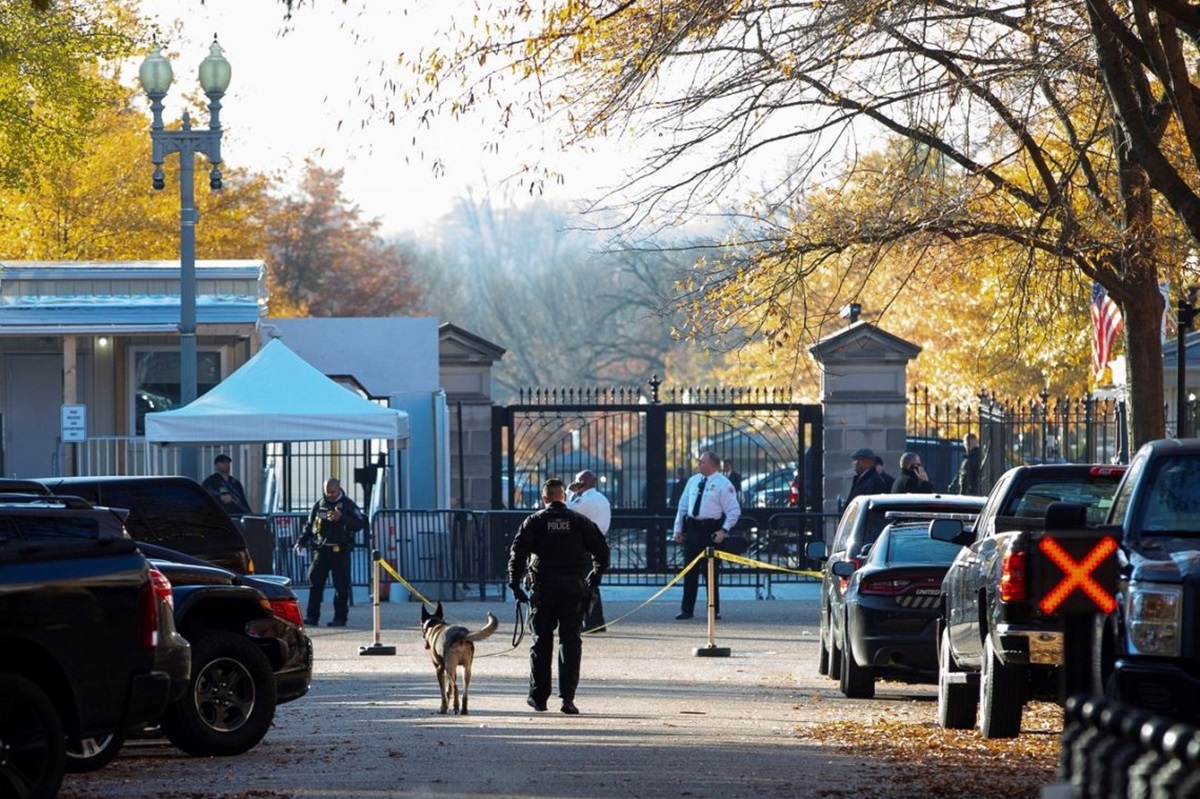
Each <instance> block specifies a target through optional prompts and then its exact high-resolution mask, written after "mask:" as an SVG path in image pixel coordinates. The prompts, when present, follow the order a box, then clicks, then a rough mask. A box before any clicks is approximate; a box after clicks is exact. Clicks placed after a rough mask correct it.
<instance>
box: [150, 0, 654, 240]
mask: <svg viewBox="0 0 1200 799" xmlns="http://www.w3.org/2000/svg"><path fill="white" fill-rule="evenodd" d="M472 6H473V4H471V3H466V2H463V0H403V2H392V1H391V0H347V2H345V3H343V2H342V0H316V2H311V1H310V2H305V3H304V4H303V5H302V6H301V7H300V8H299V9H298V10H297V11H296V12H295V13H294V14H293V17H292V19H291V20H290V22H289V21H286V20H285V19H284V6H283V4H282V3H280V2H278V0H204V2H203V4H201V3H200V2H198V1H197V0H189V2H187V3H180V2H179V1H178V0H142V10H143V12H144V13H145V14H146V15H147V16H148V17H149V18H150V19H152V20H155V21H156V22H157V23H158V26H159V29H160V31H161V34H160V42H161V43H162V44H163V49H164V53H165V54H167V55H168V57H170V58H171V62H172V67H173V68H174V73H175V83H174V85H173V86H172V88H171V92H170V93H169V94H168V95H167V99H166V101H165V104H166V111H165V116H166V119H167V120H168V121H170V120H174V119H177V118H178V117H179V116H180V114H181V112H182V107H183V100H182V99H181V98H182V97H183V96H184V94H185V93H192V92H195V93H197V94H199V90H198V87H199V80H198V78H197V77H196V71H197V69H198V68H199V64H200V61H201V60H202V59H203V58H204V56H206V55H207V54H208V47H209V44H210V43H211V41H212V37H213V34H214V33H215V34H217V36H218V39H219V41H220V43H221V46H222V49H223V50H224V52H225V57H226V58H227V59H228V60H229V62H230V65H231V67H232V74H233V77H232V80H231V82H230V86H229V90H228V91H227V92H226V94H225V97H224V98H223V100H222V106H221V122H222V127H223V128H224V130H225V134H224V137H223V139H222V155H223V156H224V159H225V161H226V163H227V165H228V167H235V166H236V167H246V168H249V169H252V170H255V171H260V172H270V171H275V170H282V171H283V172H284V173H285V174H286V175H287V176H288V177H289V178H291V179H295V178H296V177H297V176H298V175H299V172H300V168H301V166H302V165H303V163H304V159H305V158H306V157H308V156H312V157H314V158H315V159H316V160H317V162H318V163H319V164H320V165H321V166H323V167H325V168H328V169H337V168H341V169H344V170H345V175H344V179H343V192H344V194H345V195H346V196H347V197H349V198H350V199H351V200H353V201H354V202H356V203H358V205H359V206H360V207H361V208H362V210H363V211H364V212H365V214H366V215H367V216H368V217H377V218H379V219H380V220H381V221H382V223H383V225H382V232H383V233H384V234H385V235H390V234H404V233H417V234H419V233H421V232H422V231H423V230H426V229H427V228H428V227H429V226H431V225H432V224H433V223H435V222H436V221H437V220H438V219H439V218H440V217H441V216H442V215H444V214H445V213H447V212H448V211H449V210H450V209H451V207H452V204H453V202H454V200H455V198H457V197H462V196H465V195H466V193H467V192H468V190H470V191H471V192H472V193H473V194H474V196H475V197H477V198H482V197H484V196H490V197H491V198H492V199H493V202H496V203H499V204H509V203H520V202H525V201H528V192H527V189H526V188H524V187H521V186H519V185H517V184H516V181H514V180H512V179H511V176H512V174H513V172H514V168H515V164H517V163H518V162H519V159H520V158H521V157H523V156H526V155H528V154H529V153H530V152H531V151H536V150H539V149H548V150H549V151H550V152H552V153H553V152H554V136H553V133H552V132H550V131H545V130H536V129H532V130H525V131H523V132H521V133H520V134H519V135H516V136H513V137H511V139H507V140H506V143H505V144H504V145H503V146H502V149H501V151H500V153H499V154H498V155H497V154H495V153H487V152H484V151H483V149H482V142H483V141H485V140H486V138H487V137H486V136H485V135H484V134H485V133H486V131H485V130H483V129H482V127H481V124H480V122H479V121H478V120H475V119H467V120H464V121H460V122H458V123H450V122H449V121H448V120H447V121H444V122H439V123H437V127H436V128H435V129H434V130H433V131H432V134H431V133H430V132H428V131H426V132H424V133H422V134H421V138H420V140H419V142H418V144H417V145H416V146H414V144H413V134H414V133H415V132H416V125H415V120H414V119H413V118H412V117H411V116H405V115H404V114H400V115H398V116H397V118H396V122H395V124H394V125H389V124H388V123H387V122H386V121H385V120H382V119H371V118H370V109H369V106H368V103H367V100H366V98H367V97H368V96H369V95H370V93H371V92H372V91H374V92H378V91H380V90H381V87H382V85H383V83H384V77H382V76H381V65H384V64H394V63H395V61H396V56H397V54H398V53H400V52H407V53H415V52H416V51H417V50H418V49H419V48H421V47H422V46H425V47H428V46H429V45H430V44H431V43H433V42H434V41H435V39H434V35H433V34H434V31H435V30H436V29H437V28H438V27H440V26H444V25H445V22H446V17H447V15H448V14H449V13H450V10H451V9H456V8H458V9H463V10H464V11H468V12H469V10H470V8H471V7H472ZM285 29H286V32H285ZM391 74H392V75H396V76H398V75H400V74H401V73H400V72H399V71H398V70H394V69H393V71H392V73H391ZM147 106H148V103H147ZM197 123H198V124H207V118H204V119H202V120H197ZM421 150H423V151H424V159H423V160H422V158H421V153H420V152H419V151H421ZM553 157H554V158H555V164H556V165H558V166H559V167H560V168H561V170H562V171H563V172H564V174H565V175H566V182H565V184H564V185H561V186H560V185H552V186H550V187H549V188H548V190H547V193H546V195H545V196H546V197H547V198H549V199H551V200H561V201H564V202H568V201H570V200H572V199H574V198H581V197H583V198H586V197H595V196H596V195H597V194H598V192H599V191H600V190H601V189H602V188H603V187H606V186H609V185H612V183H613V178H614V175H619V174H620V171H619V170H620V169H624V168H625V167H623V166H620V165H621V164H626V163H628V164H632V162H633V158H634V156H633V155H632V154H631V153H627V152H620V151H618V150H617V148H616V147H613V148H611V149H610V151H608V152H606V153H605V155H604V157H597V156H594V155H593V156H583V155H576V156H570V157H565V156H560V155H554V156H553ZM435 158H440V159H441V161H442V162H443V163H444V164H445V172H444V174H442V175H441V176H437V175H435V174H434V170H433V161H434V159H435Z"/></svg>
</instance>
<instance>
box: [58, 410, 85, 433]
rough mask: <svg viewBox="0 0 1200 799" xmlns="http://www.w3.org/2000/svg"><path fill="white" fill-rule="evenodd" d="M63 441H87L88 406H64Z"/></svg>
mask: <svg viewBox="0 0 1200 799" xmlns="http://www.w3.org/2000/svg"><path fill="white" fill-rule="evenodd" d="M62 440H63V441H87V406H86V405H64V406H62Z"/></svg>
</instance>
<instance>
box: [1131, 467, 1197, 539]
mask: <svg viewBox="0 0 1200 799" xmlns="http://www.w3.org/2000/svg"><path fill="white" fill-rule="evenodd" d="M1151 479H1152V481H1153V482H1152V483H1151V485H1150V491H1149V493H1148V495H1147V498H1146V503H1147V504H1146V519H1145V523H1144V524H1143V525H1142V532H1144V533H1147V534H1150V535H1154V534H1160V535H1161V534H1164V533H1169V534H1171V535H1179V534H1181V533H1188V534H1195V533H1197V532H1200V458H1196V457H1171V458H1163V459H1162V460H1161V461H1159V463H1158V464H1157V468H1156V469H1155V473H1154V475H1153V477H1152V478H1151Z"/></svg>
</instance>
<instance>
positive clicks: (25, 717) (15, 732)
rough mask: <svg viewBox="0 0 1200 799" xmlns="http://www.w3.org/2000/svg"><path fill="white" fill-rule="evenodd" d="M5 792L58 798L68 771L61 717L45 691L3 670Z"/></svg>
mask: <svg viewBox="0 0 1200 799" xmlns="http://www.w3.org/2000/svg"><path fill="white" fill-rule="evenodd" d="M0 741H3V742H4V743H5V745H6V746H8V747H11V748H9V749H8V751H7V753H6V754H5V756H4V757H0V796H19V797H21V799H53V797H55V796H58V790H59V788H60V787H61V786H62V781H63V774H64V773H65V772H66V768H67V764H66V759H67V743H66V736H65V734H64V733H63V726H62V719H60V718H59V717H58V710H57V709H56V708H55V707H54V703H53V702H51V701H50V697H48V696H46V692H45V691H43V690H42V689H41V688H40V687H38V685H37V683H35V682H33V681H32V680H29V679H27V678H25V677H22V676H20V675H19V674H11V673H8V672H3V673H0Z"/></svg>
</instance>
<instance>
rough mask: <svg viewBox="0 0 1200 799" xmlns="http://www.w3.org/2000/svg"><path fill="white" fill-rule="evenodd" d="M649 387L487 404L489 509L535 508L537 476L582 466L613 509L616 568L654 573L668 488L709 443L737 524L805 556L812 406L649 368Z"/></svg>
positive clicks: (817, 522)
mask: <svg viewBox="0 0 1200 799" xmlns="http://www.w3.org/2000/svg"><path fill="white" fill-rule="evenodd" d="M647 387H648V388H649V391H643V390H640V389H636V388H620V389H599V390H591V389H546V390H533V391H528V392H524V391H523V392H522V393H521V395H520V397H519V401H518V402H517V403H516V404H513V405H508V406H497V407H495V408H493V416H492V452H493V458H494V461H493V469H492V476H493V479H492V507H493V508H495V509H503V508H509V509H517V508H528V509H532V508H537V507H540V504H541V501H540V500H541V484H542V482H543V481H545V480H546V479H548V478H550V477H560V478H563V480H564V481H565V482H570V479H571V478H572V477H573V476H574V474H575V473H576V472H579V471H582V470H584V469H590V470H591V471H593V472H595V473H596V475H597V478H598V480H599V488H600V490H601V492H602V493H604V494H605V496H607V497H608V499H609V501H610V502H611V503H612V507H613V524H612V529H611V530H610V532H609V541H610V544H612V546H613V557H614V564H613V566H614V568H613V576H614V577H615V576H616V575H618V574H626V575H631V574H636V573H642V574H646V573H654V574H660V573H663V572H667V571H670V570H671V568H672V566H673V565H674V564H673V561H674V560H675V559H676V558H675V557H674V555H675V554H676V553H673V552H672V553H669V552H668V549H669V547H668V539H669V537H670V533H671V528H672V523H673V518H674V514H675V508H676V507H677V504H678V494H676V493H675V491H676V490H677V489H678V490H682V487H683V484H684V483H685V482H686V481H687V479H688V477H689V476H690V475H691V474H692V473H693V472H694V471H695V464H696V461H697V459H698V458H699V457H700V454H701V453H702V452H704V451H706V450H712V451H713V452H715V453H716V454H717V455H718V456H719V457H720V458H721V459H722V461H723V463H724V466H723V468H724V469H725V470H726V472H727V474H728V475H729V476H730V478H731V479H732V480H733V481H734V483H735V485H739V486H740V499H741V504H742V508H743V519H744V521H743V522H742V523H741V524H739V527H738V531H735V533H737V534H744V535H746V536H747V537H752V538H753V539H754V541H755V543H756V544H759V545H762V546H769V547H770V548H772V549H774V550H776V551H777V553H779V554H781V555H782V556H783V557H784V558H785V559H786V560H787V562H789V563H793V564H796V565H804V559H803V555H802V554H801V553H802V552H803V542H802V541H801V540H800V539H801V538H803V537H805V536H809V535H812V534H814V533H819V532H820V526H821V523H822V521H823V520H822V519H821V517H820V515H819V512H820V508H821V507H822V502H823V497H822V488H821V485H822V474H821V464H822V460H823V458H822V450H823V446H822V438H823V431H822V409H821V406H820V405H805V404H800V403H796V402H793V401H792V399H791V392H790V391H788V390H777V389H727V388H723V389H680V388H672V389H668V390H666V391H665V392H663V391H662V390H661V389H662V384H661V381H659V380H658V378H657V377H654V378H651V380H649V381H648V382H647ZM664 394H665V398H664ZM809 509H812V510H811V511H810V510H809ZM779 525H782V528H783V529H781V530H776V529H774V528H775V527H776V526H779ZM784 538H787V539H795V540H790V541H789V542H787V543H784V542H783V539H784ZM768 542H770V543H768Z"/></svg>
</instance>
